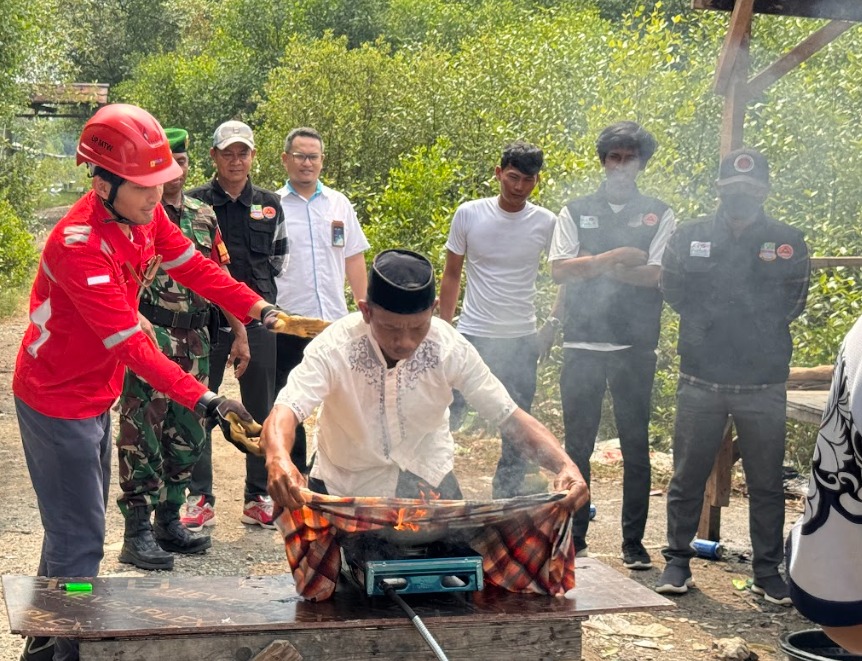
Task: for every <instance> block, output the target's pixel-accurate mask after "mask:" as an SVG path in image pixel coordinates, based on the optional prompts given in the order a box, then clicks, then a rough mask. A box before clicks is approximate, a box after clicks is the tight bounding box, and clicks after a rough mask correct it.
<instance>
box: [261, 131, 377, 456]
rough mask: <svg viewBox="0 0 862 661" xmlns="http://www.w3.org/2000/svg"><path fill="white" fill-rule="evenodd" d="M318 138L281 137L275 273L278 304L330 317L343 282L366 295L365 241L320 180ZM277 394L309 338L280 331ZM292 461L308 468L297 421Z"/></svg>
mask: <svg viewBox="0 0 862 661" xmlns="http://www.w3.org/2000/svg"><path fill="white" fill-rule="evenodd" d="M323 159H324V152H323V138H322V137H321V136H320V133H318V132H317V131H316V130H315V129H313V128H308V127H301V128H296V129H293V130H292V131H291V132H290V133H288V134H287V138H286V139H285V141H284V153H282V155H281V162H282V165H284V169H285V171H286V172H287V183H286V184H285V185H284V187H283V188H280V189H279V190H278V191H276V192H277V193H278V194H279V195H281V208H282V210H283V211H284V221H285V224H286V225H287V240H288V244H289V246H290V259H289V260H288V262H287V267H286V268H285V269H284V271H283V272H282V274H281V275H280V276H278V277H277V278H276V286H277V288H278V297H277V301H278V305H279V307H281V308H282V309H283V310H287V311H289V312H290V313H291V314H298V315H302V316H306V317H317V318H319V319H324V320H326V321H335V320H336V319H340V318H341V317H343V316H344V315H346V314H347V300H346V298H345V295H344V281H345V278H346V280H347V283H348V284H349V285H350V291H351V292H352V293H353V300H355V301H358V300H359V299H362V298H365V289H366V287H367V283H368V280H367V274H366V267H365V256H364V254H363V253H364V252H365V251H366V250H368V241H367V240H366V239H365V234H364V233H363V232H362V227H361V226H360V225H359V221H358V220H357V218H356V212H355V211H354V210H353V205H352V204H351V203H350V200H348V199H347V198H346V197H345V196H344V195H342V194H341V193H339V192H338V191H335V190H333V189H331V188H329V187H328V186H324V185H323V184H322V183H321V182H320V171H321V169H322V168H323ZM277 342H278V358H277V363H276V378H275V392H276V394H277V393H278V392H279V391H280V390H281V389H282V388H283V387H284V384H285V383H286V382H287V375H288V374H290V371H291V370H292V369H293V368H294V367H296V366H297V365H298V364H299V363H300V361H301V360H302V355H303V351H304V350H305V347H306V346H307V345H308V343H309V342H310V340H309V339H306V338H301V337H296V336H294V335H279V336H278V338H277ZM293 448H294V455H293V462H294V464H296V465H297V466H298V467H299V469H300V471H302V472H303V473H305V472H307V466H306V452H307V450H306V440H305V430H304V429H303V427H302V425H300V426H299V428H298V429H297V433H296V442H295V443H294V446H293Z"/></svg>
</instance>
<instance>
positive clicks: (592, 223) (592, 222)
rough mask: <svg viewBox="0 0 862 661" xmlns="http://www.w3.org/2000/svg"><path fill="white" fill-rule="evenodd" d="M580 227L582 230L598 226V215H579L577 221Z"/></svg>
mask: <svg viewBox="0 0 862 661" xmlns="http://www.w3.org/2000/svg"><path fill="white" fill-rule="evenodd" d="M579 225H580V227H581V229H584V230H594V229H597V228H598V226H599V218H598V216H581V222H580V223H579Z"/></svg>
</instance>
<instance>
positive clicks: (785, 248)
mask: <svg viewBox="0 0 862 661" xmlns="http://www.w3.org/2000/svg"><path fill="white" fill-rule="evenodd" d="M775 252H776V253H777V254H778V256H779V257H781V259H790V258H791V257H793V246H791V245H790V244H789V243H782V244H781V245H780V246H778V250H776V251H775Z"/></svg>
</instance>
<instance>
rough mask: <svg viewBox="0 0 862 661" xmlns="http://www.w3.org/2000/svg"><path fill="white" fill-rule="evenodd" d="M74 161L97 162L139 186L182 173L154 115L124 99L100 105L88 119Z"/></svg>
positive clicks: (161, 182) (157, 182)
mask: <svg viewBox="0 0 862 661" xmlns="http://www.w3.org/2000/svg"><path fill="white" fill-rule="evenodd" d="M76 161H77V163H78V165H80V164H81V163H91V164H93V165H96V166H99V167H101V168H104V169H105V170H107V171H108V172H111V173H112V174H115V175H117V176H120V177H122V178H123V179H127V180H128V181H131V182H133V183H136V184H138V185H139V186H158V185H159V184H163V183H165V182H167V181H171V180H172V179H176V178H177V177H181V176H182V174H183V171H182V168H180V166H179V165H177V163H176V161H174V157H173V154H172V153H171V146H170V144H169V143H168V138H167V136H166V135H165V130H164V129H163V128H162V127H161V125H160V124H159V123H158V122H157V121H156V118H155V117H153V116H152V115H151V114H150V113H148V112H147V111H146V110H144V109H142V108H138V107H137V106H132V105H128V104H125V103H113V104H111V105H107V106H104V107H102V108H99V110H98V111H96V114H95V115H93V116H92V117H91V118H90V119H89V120H88V121H87V123H86V124H85V125H84V130H83V131H82V132H81V139H80V141H79V142H78V156H77V159H76Z"/></svg>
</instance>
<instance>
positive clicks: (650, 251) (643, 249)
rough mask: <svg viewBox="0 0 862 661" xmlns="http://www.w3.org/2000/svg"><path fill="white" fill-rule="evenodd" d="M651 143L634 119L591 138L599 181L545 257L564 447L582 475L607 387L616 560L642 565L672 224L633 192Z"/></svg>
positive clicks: (578, 526) (583, 531)
mask: <svg viewBox="0 0 862 661" xmlns="http://www.w3.org/2000/svg"><path fill="white" fill-rule="evenodd" d="M656 147H657V144H656V141H655V138H653V136H652V135H651V134H650V133H649V132H648V131H646V130H644V129H643V127H641V126H640V125H638V124H636V123H635V122H618V123H616V124H612V125H611V126H608V127H607V128H606V129H604V130H603V131H602V132H601V134H600V135H599V138H598V140H597V141H596V151H597V152H598V156H599V161H600V162H601V164H602V167H603V168H604V171H605V180H604V181H603V182H602V184H601V186H599V189H598V191H596V192H595V193H593V194H591V195H587V196H585V197H581V198H578V199H576V200H572V201H571V202H569V203H568V204H567V205H566V206H565V207H563V210H562V211H561V212H560V216H559V218H558V222H557V227H556V229H555V230H554V239H553V243H552V244H551V250H550V254H549V256H548V260H549V261H550V262H551V273H552V274H553V276H554V280H556V281H557V282H558V283H560V284H563V285H565V297H564V299H563V300H564V309H565V315H564V318H563V319H564V320H563V324H562V326H563V355H564V362H563V369H562V372H561V373H560V396H561V399H562V405H563V422H564V424H565V430H566V451H567V452H568V453H569V455H571V457H572V458H573V459H574V460H575V463H576V464H577V465H578V468H580V469H581V472H582V473H583V474H584V477H585V478H586V480H587V483H588V484H589V481H590V455H591V454H592V452H593V448H594V445H595V441H596V434H597V432H598V429H599V422H600V421H601V416H602V401H603V399H604V395H605V390H606V389H608V388H610V391H611V396H612V397H613V402H614V418H615V420H616V424H617V433H618V434H619V438H620V449H621V451H622V455H623V507H622V534H623V542H622V550H623V565H624V566H625V567H628V568H629V569H649V568H650V567H652V561H651V560H650V557H649V554H648V553H647V551H646V549H645V548H644V545H643V542H642V540H643V535H644V529H645V527H646V521H647V514H648V513H649V491H650V457H649V419H650V398H651V396H652V385H653V380H654V377H655V368H656V351H655V349H656V345H657V344H658V337H659V324H660V320H661V308H662V297H661V292H660V291H659V289H658V281H659V273H660V271H661V259H662V255H663V253H664V249H665V246H666V245H667V240H668V238H669V237H670V235H671V233H672V232H673V229H674V215H673V211H672V210H671V209H670V207H668V205H667V204H665V203H664V202H662V201H661V200H658V199H656V198H653V197H647V196H645V195H642V194H641V193H640V192H639V191H638V187H637V183H636V181H637V178H638V175H639V174H640V173H641V172H642V171H643V169H644V168H645V167H646V164H647V163H648V162H649V160H650V158H651V157H652V155H653V153H655V150H656ZM589 523H590V520H589V510H587V509H584V510H583V511H580V512H578V513H576V514H575V526H574V536H575V546H576V547H577V548H578V549H579V550H578V552H579V553H581V554H584V553H586V547H587V544H586V535H587V528H588V527H589Z"/></svg>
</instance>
